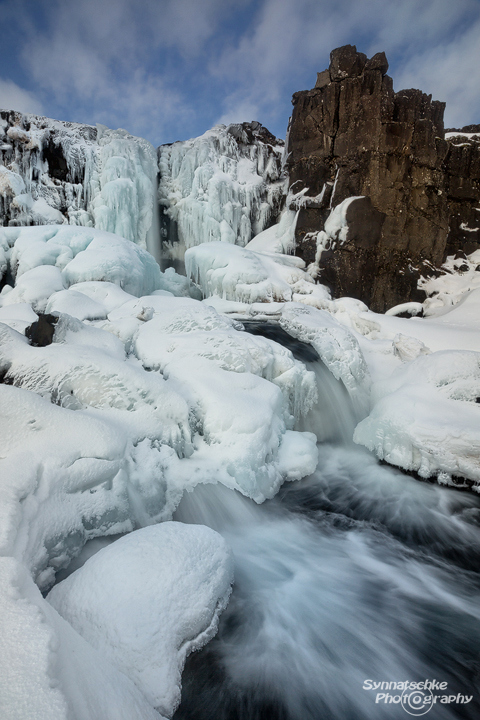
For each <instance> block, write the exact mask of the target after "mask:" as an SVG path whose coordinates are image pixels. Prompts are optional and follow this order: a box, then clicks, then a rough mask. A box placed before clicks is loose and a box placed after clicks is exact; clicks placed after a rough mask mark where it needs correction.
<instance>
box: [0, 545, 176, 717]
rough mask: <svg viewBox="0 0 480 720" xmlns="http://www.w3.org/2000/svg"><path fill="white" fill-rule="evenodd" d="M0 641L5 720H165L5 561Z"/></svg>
mask: <svg viewBox="0 0 480 720" xmlns="http://www.w3.org/2000/svg"><path fill="white" fill-rule="evenodd" d="M0 634H1V637H2V652H1V653H0V678H1V679H0V686H1V687H0V692H1V697H2V720H25V719H26V718H33V717H35V718H48V720H69V719H70V718H72V717H75V719H76V720H163V718H162V716H161V715H160V714H159V713H157V712H156V711H155V710H154V709H153V708H152V706H151V705H150V704H149V703H148V701H147V700H146V699H145V697H144V696H143V695H142V693H141V692H140V691H139V690H138V688H137V687H136V686H135V685H134V683H133V682H132V681H131V680H130V679H129V678H127V677H126V676H125V675H124V674H122V673H121V672H120V671H119V670H117V669H116V668H115V667H114V666H113V665H112V664H110V663H109V662H108V660H107V659H106V658H105V657H104V656H103V655H101V654H100V653H99V652H98V651H97V650H95V649H94V648H93V647H92V646H91V645H90V644H89V643H88V642H86V641H85V640H84V639H83V638H82V637H81V636H80V635H79V634H78V633H77V632H75V630H73V628H72V627H71V626H70V625H69V624H68V622H66V621H65V620H63V618H61V617H60V615H59V614H58V613H57V611H56V610H54V608H53V607H52V606H51V605H50V604H49V603H48V602H47V601H46V600H44V599H43V597H42V595H41V594H40V591H39V589H38V587H37V586H36V585H35V584H34V582H33V580H32V578H31V577H30V575H29V573H28V571H27V570H26V568H25V567H24V566H23V565H22V564H21V563H19V562H17V561H16V560H14V559H13V558H10V557H2V558H0Z"/></svg>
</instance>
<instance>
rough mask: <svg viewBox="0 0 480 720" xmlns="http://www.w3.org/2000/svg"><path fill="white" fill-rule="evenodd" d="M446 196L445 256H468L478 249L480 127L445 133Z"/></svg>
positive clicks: (479, 245)
mask: <svg viewBox="0 0 480 720" xmlns="http://www.w3.org/2000/svg"><path fill="white" fill-rule="evenodd" d="M446 137H447V140H448V146H449V147H448V153H447V157H446V158H445V172H446V193H447V202H448V208H449V232H448V237H447V248H446V252H447V254H448V255H451V254H452V253H455V252H456V251H458V250H463V251H464V252H465V253H466V254H467V255H468V254H469V253H471V252H473V251H474V250H476V249H477V248H478V247H480V125H469V126H467V127H464V128H462V130H453V131H450V132H447V134H446Z"/></svg>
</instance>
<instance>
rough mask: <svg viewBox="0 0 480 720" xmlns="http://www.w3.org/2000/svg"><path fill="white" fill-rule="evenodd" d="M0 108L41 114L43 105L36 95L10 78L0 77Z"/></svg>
mask: <svg viewBox="0 0 480 720" xmlns="http://www.w3.org/2000/svg"><path fill="white" fill-rule="evenodd" d="M0 108H1V109H2V110H16V111H17V112H21V113H33V114H36V115H41V114H42V113H43V106H42V103H41V102H40V100H39V99H38V98H37V97H36V95H35V94H34V93H32V92H29V91H28V90H24V89H23V88H21V87H19V86H18V85H16V84H15V83H14V82H12V81H11V80H2V78H0Z"/></svg>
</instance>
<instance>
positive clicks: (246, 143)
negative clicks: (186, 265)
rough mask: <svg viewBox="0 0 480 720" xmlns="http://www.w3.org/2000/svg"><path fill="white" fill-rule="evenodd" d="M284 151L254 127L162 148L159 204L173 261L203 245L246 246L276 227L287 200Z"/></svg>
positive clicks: (212, 133)
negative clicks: (283, 167) (283, 173)
mask: <svg viewBox="0 0 480 720" xmlns="http://www.w3.org/2000/svg"><path fill="white" fill-rule="evenodd" d="M283 149H284V146H283V141H281V140H278V139H277V138H275V137H274V136H273V135H271V133H269V132H268V130H266V128H264V127H262V125H260V123H255V122H254V123H242V124H238V125H229V126H228V127H225V126H224V125H218V126H216V127H214V128H213V129H212V130H208V131H207V132H206V133H204V134H203V135H201V136H200V137H198V138H193V139H192V140H187V141H185V142H176V143H173V144H172V145H163V146H161V147H160V148H159V149H158V160H159V170H160V184H159V201H160V206H161V208H162V210H163V228H162V234H163V238H164V241H165V242H164V246H165V248H166V250H167V253H168V254H169V256H170V258H171V260H172V261H173V260H175V259H176V260H179V259H180V260H181V259H182V257H183V253H184V251H185V249H186V248H189V247H193V246H195V245H200V244H201V243H205V242H214V241H223V242H229V243H234V244H237V245H241V246H242V247H243V246H245V245H246V244H247V243H248V242H249V241H250V240H251V239H252V237H254V236H255V235H258V234H259V233H260V232H262V231H263V230H265V229H266V228H267V227H269V226H270V225H273V224H274V223H275V222H276V220H277V217H278V214H279V211H280V209H281V205H282V202H283V199H284V176H283V175H282V167H281V159H282V155H283Z"/></svg>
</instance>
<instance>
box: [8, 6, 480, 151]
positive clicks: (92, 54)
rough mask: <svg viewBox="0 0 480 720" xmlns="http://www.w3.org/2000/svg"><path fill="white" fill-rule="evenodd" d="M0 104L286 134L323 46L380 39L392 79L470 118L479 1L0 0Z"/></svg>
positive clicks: (162, 139) (320, 63)
mask: <svg viewBox="0 0 480 720" xmlns="http://www.w3.org/2000/svg"><path fill="white" fill-rule="evenodd" d="M0 18H1V21H0V107H1V108H8V109H17V110H21V111H23V112H33V113H39V114H44V115H47V116H49V117H54V118H56V119H59V120H71V121H76V122H86V123H91V124H95V123H96V122H100V123H103V124H105V125H108V126H109V127H113V128H116V127H123V128H125V129H127V130H129V131H130V132H131V133H133V134H135V135H141V136H142V137H146V138H148V139H149V140H150V141H151V142H152V143H154V144H155V145H159V144H161V143H166V142H173V141H174V140H183V139H186V138H189V137H194V136H196V135H200V134H201V133H203V132H204V131H205V130H207V129H208V128H210V127H212V126H213V125H214V124H216V123H218V122H226V123H228V122H237V121H243V120H259V121H260V122H262V123H263V124H264V125H266V126H267V127H268V128H269V129H270V130H271V131H272V132H274V133H275V134H276V135H278V136H279V137H285V132H286V127H287V122H288V117H289V115H290V110H291V96H292V93H293V92H295V91H297V90H304V89H307V88H311V87H313V86H314V84H315V80H316V73H317V71H320V70H323V69H324V68H325V67H327V65H328V61H329V54H330V51H331V50H332V49H333V48H335V47H338V46H340V45H344V44H346V43H351V44H355V45H356V46H357V49H358V50H360V51H362V52H365V53H367V55H369V56H371V55H373V54H374V53H375V52H378V51H380V50H385V52H386V53H387V57H388V59H389V62H390V70H389V74H390V75H391V76H392V77H393V79H394V86H395V89H396V90H400V89H402V88H405V87H418V88H420V89H421V90H423V91H424V92H428V93H432V94H433V97H434V99H437V100H445V101H446V102H447V111H446V116H445V119H446V124H447V126H448V125H450V126H458V125H465V124H468V123H472V122H477V123H480V0H396V2H393V1H392V0H256V1H255V0H75V1H74V2H73V1H72V0H0Z"/></svg>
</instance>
